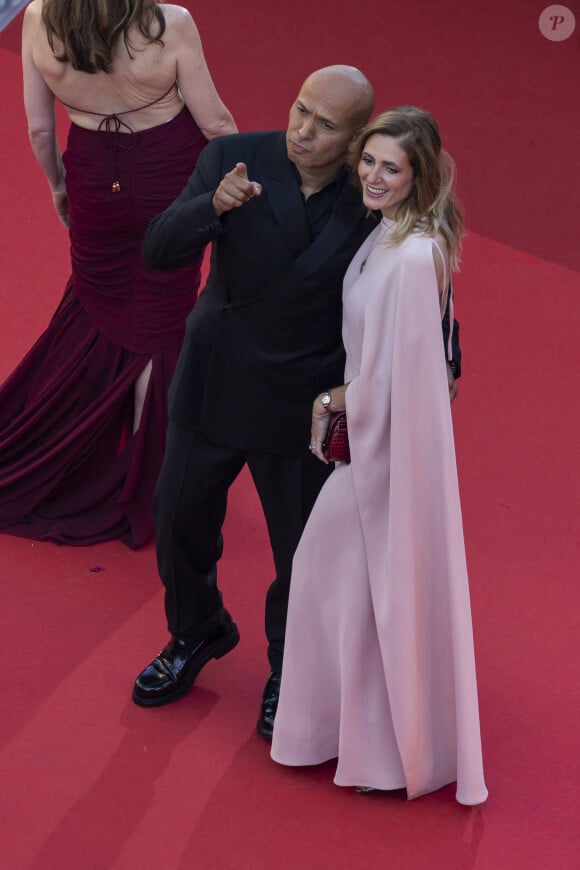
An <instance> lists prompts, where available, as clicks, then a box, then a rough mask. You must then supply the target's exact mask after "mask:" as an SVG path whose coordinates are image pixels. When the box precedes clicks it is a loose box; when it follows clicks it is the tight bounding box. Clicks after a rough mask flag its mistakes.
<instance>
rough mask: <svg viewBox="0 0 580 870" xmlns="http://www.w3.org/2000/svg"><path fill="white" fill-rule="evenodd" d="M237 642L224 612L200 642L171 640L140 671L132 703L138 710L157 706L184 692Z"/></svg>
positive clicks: (234, 632) (226, 613) (230, 621)
mask: <svg viewBox="0 0 580 870" xmlns="http://www.w3.org/2000/svg"><path fill="white" fill-rule="evenodd" d="M239 640H240V633H239V631H238V627H237V625H236V623H235V622H232V618H231V616H230V615H229V613H228V612H227V610H224V612H223V617H222V620H221V623H220V625H218V626H217V627H216V628H215V629H213V630H212V631H211V633H210V634H208V636H207V637H206V638H205V639H204V640H202V641H200V643H198V644H196V645H195V646H192V645H191V643H189V642H188V641H186V640H182V639H181V638H178V637H172V638H171V640H170V641H169V643H168V644H167V645H166V646H165V647H164V648H163V649H162V650H161V652H160V653H159V655H158V656H157V658H156V659H155V660H154V661H152V662H151V664H150V665H148V666H147V667H146V668H145V670H144V671H142V672H141V673H140V674H139V676H138V677H137V679H136V680H135V685H134V687H133V701H134V702H135V703H136V704H138V705H139V706H140V707H160V706H161V704H170V703H171V701H177V699H178V698H181V697H182V696H183V695H185V693H186V692H188V691H189V690H190V689H191V687H192V685H193V682H194V680H195V678H196V677H197V675H198V674H199V672H200V671H201V669H202V668H203V666H204V665H206V664H207V663H208V662H209V661H210V659H219V658H221V657H222V656H224V655H225V654H226V653H228V652H229V651H230V650H232V649H233V648H234V647H235V646H236V645H237V644H238V642H239Z"/></svg>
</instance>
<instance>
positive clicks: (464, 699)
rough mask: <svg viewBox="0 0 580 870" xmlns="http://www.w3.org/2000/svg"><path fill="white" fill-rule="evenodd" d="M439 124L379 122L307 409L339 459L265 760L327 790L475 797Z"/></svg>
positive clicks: (308, 558) (471, 800)
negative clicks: (330, 769) (328, 369)
mask: <svg viewBox="0 0 580 870" xmlns="http://www.w3.org/2000/svg"><path fill="white" fill-rule="evenodd" d="M451 166H452V164H451V161H450V158H448V156H447V155H446V154H445V152H444V151H443V150H442V148H441V139H440V135H439V130H438V127H437V124H436V123H435V121H434V119H433V118H432V117H431V115H429V113H428V112H425V111H423V110H421V109H417V108H414V107H411V106H406V107H402V108H397V109H393V110H391V111H388V112H385V113H383V114H382V115H379V116H378V117H377V118H376V119H375V120H374V121H372V122H371V124H370V125H369V126H368V127H367V128H366V129H365V131H364V132H363V135H362V137H361V138H360V140H359V142H358V148H357V152H356V155H355V158H354V162H353V167H354V169H355V172H356V173H357V174H358V180H359V184H360V188H361V191H362V197H363V202H364V204H365V205H366V206H367V207H368V208H369V209H373V210H375V211H376V210H378V211H380V212H381V213H382V221H381V223H380V224H379V226H378V227H377V228H376V229H375V230H374V231H373V232H372V233H371V235H370V236H369V237H368V239H367V240H366V241H365V242H364V243H363V245H362V246H361V248H360V249H359V251H358V253H357V254H356V255H355V257H354V259H353V260H352V262H351V264H350V266H349V268H348V271H347V273H346V276H345V280H344V288H343V306H344V307H343V338H344V344H345V348H346V354H347V359H346V369H345V383H344V384H341V385H337V386H335V387H333V388H332V389H330V390H329V391H327V392H325V393H323V394H321V395H320V396H319V397H317V399H316V400H315V401H314V406H313V415H312V433H311V444H310V447H311V451H312V452H313V453H314V455H315V456H317V457H318V458H319V459H320V460H322V461H323V462H326V459H325V456H324V452H323V443H324V440H325V437H326V432H327V429H328V423H329V416H330V413H332V412H333V411H339V410H344V409H346V414H347V421H348V429H349V441H350V454H351V462H350V464H344V463H340V464H338V465H337V467H336V468H335V470H334V471H333V472H332V474H331V475H330V477H329V479H328V481H327V482H326V484H325V485H324V487H323V489H322V491H321V493H320V496H319V497H318V500H317V502H316V504H315V506H314V509H313V511H312V514H311V516H310V519H309V521H308V523H307V526H306V528H305V530H304V533H303V536H302V539H301V541H300V544H299V546H298V549H297V551H296V555H295V557H294V562H293V570H292V581H291V586H290V603H289V611H288V624H287V631H286V645H285V651H284V663H283V668H282V681H281V691H280V701H279V706H278V711H277V715H276V720H275V725H274V736H273V744H272V757H273V758H274V759H275V760H276V761H278V762H280V763H281V764H288V765H301V764H304V765H311V764H319V763H322V762H325V761H328V760H329V759H331V758H337V759H338V763H337V769H336V776H335V783H336V784H337V785H342V786H355V787H357V788H358V790H359V791H371V790H391V789H406V792H407V796H408V797H409V798H414V797H417V796H419V795H422V794H425V793H426V792H430V791H433V790H435V789H438V788H440V787H441V786H444V785H446V784H447V783H450V782H456V783H457V800H458V801H459V802H461V803H464V804H477V803H480V802H482V801H484V800H485V799H486V797H487V790H486V787H485V783H484V778H483V768H482V756H481V741H480V731H479V714H478V701H477V689H476V680H475V665H474V652H473V638H472V628H471V615H470V604H469V589H468V581H467V571H466V563H465V550H464V543H463V531H462V521H461V508H460V503H459V491H458V483H457V472H456V464H455V452H454V444H453V431H452V423H451V412H450V402H449V390H448V383H447V376H446V370H445V359H444V356H443V354H442V353H441V318H442V315H443V312H444V311H445V306H446V302H447V288H448V286H449V273H450V271H451V269H452V268H454V267H456V265H457V261H458V254H459V247H460V241H461V234H462V216H461V211H460V209H459V206H458V205H457V203H456V201H455V198H454V196H453V192H452V189H451V188H452V173H451V171H450V169H451Z"/></svg>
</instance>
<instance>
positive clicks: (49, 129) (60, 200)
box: [22, 2, 69, 227]
mask: <svg viewBox="0 0 580 870" xmlns="http://www.w3.org/2000/svg"><path fill="white" fill-rule="evenodd" d="M39 27H40V6H39V4H38V3H37V2H34V3H31V4H30V6H28V7H27V9H26V12H25V14H24V24H23V28H22V71H23V77H24V108H25V110H26V118H27V121H28V136H29V138H30V144H31V146H32V150H33V152H34V156H35V157H36V160H37V161H38V164H39V166H40V168H41V169H42V171H43V172H44V174H45V175H46V178H47V181H48V183H49V185H50V189H51V192H52V199H53V202H54V207H55V209H56V213H57V214H58V216H59V218H60V220H61V221H62V222H63V224H64V225H65V227H68V226H69V221H68V206H67V195H66V186H65V169H64V166H63V162H62V156H61V153H60V148H59V144H58V140H57V136H56V118H55V111H54V94H53V93H52V91H51V90H50V88H49V87H48V85H47V84H46V82H45V81H44V79H43V78H42V76H41V75H40V73H39V71H38V69H37V67H36V65H35V63H34V52H33V47H34V40H35V38H37V35H38V33H39Z"/></svg>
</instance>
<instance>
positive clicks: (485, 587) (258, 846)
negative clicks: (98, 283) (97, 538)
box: [0, 0, 580, 870]
mask: <svg viewBox="0 0 580 870" xmlns="http://www.w3.org/2000/svg"><path fill="white" fill-rule="evenodd" d="M567 5H568V6H569V7H570V8H572V9H573V10H574V11H575V12H576V18H577V22H578V26H579V27H580V8H579V7H578V3H577V2H576V0H574V3H573V2H571V0H568V2H567ZM542 8H543V4H542V3H539V4H538V3H534V2H532V0H525V2H524V0H517V2H513V3H511V4H509V7H506V6H505V5H504V4H500V3H499V2H498V0H491V2H489V3H487V4H484V5H482V4H465V3H463V4H462V3H460V2H459V0H441V2H439V3H437V4H433V3H429V2H427V0H409V2H408V3H406V4H405V5H404V7H402V8H399V9H397V8H389V7H385V5H384V4H382V5H379V3H378V2H374V0H373V2H371V4H370V5H367V6H365V7H353V6H352V5H345V6H344V9H343V11H342V12H341V13H340V15H339V20H338V21H337V12H336V5H332V4H330V3H329V2H326V0H323V2H322V3H320V4H318V6H316V7H314V6H312V4H307V3H306V2H303V0H299V2H298V4H294V6H293V7H291V10H289V9H287V8H279V9H277V10H275V9H273V7H272V6H271V4H266V3H265V2H264V0H253V2H252V3H251V4H250V6H247V5H246V6H245V7H240V6H235V5H234V4H233V3H230V2H229V0H226V3H225V4H222V6H221V7H220V9H219V13H218V14H217V15H216V13H215V11H214V10H215V7H212V6H211V5H209V6H207V8H205V9H200V10H197V11H196V12H195V14H196V17H197V21H198V24H199V26H200V29H201V31H202V35H203V38H204V44H205V48H206V54H207V56H208V59H209V61H210V63H211V66H212V70H213V72H214V77H215V79H216V81H217V82H218V85H219V87H220V90H221V91H222V93H223V96H224V98H225V99H226V102H228V104H229V105H230V107H231V108H232V110H233V111H234V113H235V115H236V118H237V120H238V123H239V125H240V127H241V128H242V129H252V128H268V127H275V126H284V124H285V120H286V114H287V107H288V105H289V103H290V101H291V100H292V98H293V97H294V96H295V90H296V86H297V85H298V83H299V81H300V80H301V79H302V78H303V76H304V75H305V74H306V73H307V72H308V71H309V70H310V69H312V68H315V67H317V66H321V65H323V64H325V63H330V62H336V61H346V62H351V63H355V64H357V65H360V66H361V67H362V68H363V69H364V70H365V71H366V72H367V73H368V75H369V76H370V77H371V78H372V80H373V81H374V82H375V83H376V85H377V92H378V107H379V108H383V107H386V106H388V105H390V104H395V103H399V102H403V101H404V102H416V103H418V104H420V105H423V106H425V107H426V108H429V109H431V110H432V111H433V112H434V114H435V115H436V117H437V118H438V119H439V120H440V122H441V126H442V128H443V130H444V131H445V133H446V138H447V141H448V144H449V148H450V150H451V151H452V152H453V153H454V155H455V157H456V159H457V162H458V165H459V172H460V179H461V193H462V196H463V200H464V202H465V205H466V208H467V213H468V217H469V224H470V228H471V235H470V238H469V240H468V242H467V245H466V250H465V257H464V269H463V272H462V273H461V275H460V276H459V279H458V281H457V290H456V292H457V307H458V316H459V319H460V321H461V327H462V344H463V349H464V355H465V377H464V378H463V379H462V381H461V383H460V396H459V398H458V400H457V403H456V405H455V406H454V416H455V424H456V440H457V450H458V458H459V466H460V468H459V470H460V478H461V485H462V500H463V505H464V519H465V532H466V541H467V548H468V560H469V566H470V576H471V586H472V601H473V611H474V623H475V633H476V652H477V661H478V675H479V686H480V703H481V715H482V731H483V743H484V758H485V764H486V774H487V781H488V787H489V790H490V799H489V802H488V803H487V804H486V805H484V806H483V807H482V808H480V809H476V810H468V809H466V808H462V807H460V806H458V805H457V804H456V803H455V802H454V800H453V788H451V787H450V788H447V789H444V790H442V791H440V792H438V793H436V794H433V795H430V796H427V797H424V798H421V799H419V800H417V801H415V802H412V803H407V802H405V801H404V800H402V799H401V797H400V796H399V795H394V796H371V797H368V798H365V797H360V796H357V795H355V794H353V793H352V791H350V790H342V789H338V788H336V787H335V786H333V785H332V771H333V768H332V765H327V766H325V767H323V768H320V769H316V770H288V769H284V768H281V767H278V766H277V765H274V764H273V763H272V762H271V761H270V759H269V756H268V748H267V745H266V744H265V743H264V742H263V741H262V740H261V739H260V738H259V737H258V736H257V735H256V734H255V730H254V728H255V719H256V716H257V711H258V703H259V697H260V693H261V690H262V687H263V683H264V680H265V677H266V675H267V664H266V659H265V641H264V636H263V628H262V611H263V600H264V593H265V588H266V585H267V583H268V580H269V579H270V577H271V573H272V566H271V560H270V556H269V552H268V546H267V540H266V534H265V529H264V524H263V521H262V518H261V515H260V511H259V507H258V503H257V499H256V497H255V494H254V492H253V489H252V487H251V484H250V482H249V479H248V477H247V476H246V475H243V476H242V477H241V478H240V480H239V481H238V483H237V484H236V486H235V489H234V491H233V493H232V498H231V503H230V510H229V516H228V520H227V525H226V529H225V538H226V550H225V555H224V558H223V561H222V572H221V577H222V585H223V590H224V597H225V599H226V603H227V605H228V606H229V607H230V608H231V610H232V611H233V612H234V613H235V617H236V619H237V621H238V623H239V626H240V631H241V634H242V641H241V643H240V645H239V647H238V648H237V649H236V650H235V651H234V653H232V655H230V656H227V657H226V658H224V659H222V660H221V661H219V662H212V663H211V664H210V665H208V667H207V668H206V669H205V670H204V671H203V672H202V674H201V676H200V678H199V680H198V684H197V687H196V688H195V690H194V691H193V692H192V693H190V694H189V695H188V696H187V697H186V698H184V699H183V700H182V701H180V702H178V703H176V704H174V705H171V706H169V707H166V708H161V709H159V710H149V711H147V710H142V709H139V708H137V707H135V706H134V705H133V704H132V703H131V701H130V700H129V694H130V688H131V683H132V680H133V678H134V676H135V674H136V673H137V671H138V670H139V669H140V668H141V667H142V666H143V664H144V663H145V662H146V661H147V660H148V659H149V658H150V656H151V655H152V654H153V653H154V652H155V651H156V649H157V648H158V647H159V646H160V645H161V644H162V643H163V642H164V637H165V632H164V627H163V620H162V595H161V592H160V586H159V581H158V579H157V576H156V571H155V563H154V553H153V549H152V547H151V546H149V547H147V548H145V549H144V550H142V551H140V552H137V553H132V552H129V551H127V550H126V549H125V548H123V547H122V546H121V545H120V544H118V543H110V544H105V545H100V546H97V547H91V548H79V549H74V548H65V547H57V546H54V545H52V544H48V543H45V544H32V543H31V542H28V541H24V540H20V539H17V538H10V537H6V536H3V537H0V556H1V560H2V561H1V564H2V579H3V586H4V595H3V607H2V611H1V623H0V637H1V639H2V648H1V649H2V662H3V669H2V673H3V680H2V688H3V695H4V696H3V699H2V716H1V718H0V777H1V780H0V781H1V782H2V792H1V796H0V818H1V822H0V825H1V834H0V836H1V839H0V842H1V847H0V848H1V851H0V854H1V856H2V858H1V861H2V866H3V867H6V868H8V870H57V868H58V870H69V868H70V870H89V868H90V870H109V868H111V870H214V868H216V870H230V868H231V870H266V868H268V870H269V868H272V867H276V868H280V870H315V868H317V870H318V868H324V870H342V868H359V867H360V868H362V867H368V866H374V867H385V868H386V867H388V868H393V870H514V868H517V870H520V868H521V870H575V868H577V867H578V866H580V857H579V856H580V835H579V834H578V822H577V819H578V816H579V814H580V799H579V796H578V782H579V778H580V777H579V774H580V771H579V766H580V765H579V763H578V758H579V753H578V737H577V724H576V723H577V721H578V718H579V716H580V704H579V699H578V689H577V683H578V678H577V659H578V640H577V639H578V636H579V631H578V629H579V625H578V623H579V613H580V584H579V582H578V581H579V579H580V578H579V570H578V564H579V555H580V554H579V552H578V551H579V546H578V541H579V529H578V518H579V516H580V488H579V486H578V469H579V467H580V410H579V406H578V399H577V397H578V395H579V386H580V384H579V372H580V352H579V350H578V335H579V334H580V303H579V301H578V300H579V298H580V276H579V271H580V247H579V246H578V244H577V243H576V233H577V226H578V221H577V217H576V196H575V195H574V194H575V186H576V185H575V175H574V173H575V168H574V167H575V165H576V155H575V144H576V140H577V137H578V133H579V132H580V131H579V128H578V117H577V113H575V112H574V111H573V110H572V106H573V105H574V104H573V101H572V99H571V97H572V96H573V90H574V87H573V86H575V83H576V82H577V69H578V59H579V57H580V55H579V48H580V42H579V36H578V34H575V35H574V36H573V37H571V39H569V40H568V41H566V42H564V43H550V42H548V41H547V40H545V39H544V38H543V37H542V36H541V35H540V34H539V31H538V29H537V18H538V15H539V13H540V11H541V9H542ZM19 27H20V22H19V21H16V22H15V23H14V24H13V25H11V26H10V28H9V29H8V30H7V31H5V33H3V34H2V35H0V62H1V64H2V72H3V112H2V117H1V120H0V124H1V126H2V154H3V180H2V185H1V186H0V205H1V208H2V214H3V215H4V220H3V231H2V234H1V236H0V257H1V263H2V279H1V286H0V303H1V305H2V316H1V318H0V347H1V354H0V377H4V376H6V375H7V374H8V372H9V371H10V370H11V368H12V367H13V366H14V365H15V364H16V363H17V362H18V360H19V359H20V358H21V356H22V354H23V353H24V352H25V351H26V349H27V348H28V347H29V346H30V344H31V342H32V341H33V339H34V338H35V337H36V336H37V335H38V333H39V332H40V330H41V329H42V328H43V327H44V325H45V323H46V321H47V319H48V317H49V316H50V314H51V312H52V311H53V309H54V308H55V306H56V304H57V302H58V300H59V298H60V295H61V293H62V290H63V288H64V281H65V278H66V276H67V272H68V259H67V257H68V252H67V240H66V235H65V233H64V231H62V230H61V228H60V225H59V224H58V223H57V221H56V218H55V217H54V215H53V213H52V206H51V202H50V197H49V194H48V188H47V186H46V183H45V181H44V180H43V178H42V176H41V174H40V172H39V171H38V170H37V168H36V167H35V164H34V161H33V158H32V155H31V153H30V150H29V147H28V143H27V137H26V125H25V119H24V114H23V111H22V106H21V95H20V91H21V81H20V65H19V57H18V43H19ZM96 567H100V568H101V569H102V570H101V571H99V572H93V571H91V568H96Z"/></svg>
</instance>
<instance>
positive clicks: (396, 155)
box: [358, 133, 413, 220]
mask: <svg viewBox="0 0 580 870" xmlns="http://www.w3.org/2000/svg"><path fill="white" fill-rule="evenodd" d="M358 177H359V179H360V183H361V187H362V195H363V202H364V204H365V205H366V207H367V208H370V209H372V210H373V211H381V212H382V213H383V215H384V217H386V218H390V219H391V220H395V219H396V216H397V209H398V207H399V205H400V204H401V203H402V202H404V200H405V199H406V198H407V197H408V195H409V193H410V191H411V188H412V186H413V167H412V166H411V164H410V163H409V158H408V157H407V155H406V153H405V152H404V151H403V149H402V148H401V147H400V145H399V144H398V143H397V140H396V139H394V138H393V137H392V136H383V135H381V134H380V133H374V134H373V135H372V136H369V138H368V139H367V141H366V142H365V146H364V149H363V152H362V154H361V158H360V161H359V164H358Z"/></svg>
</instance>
